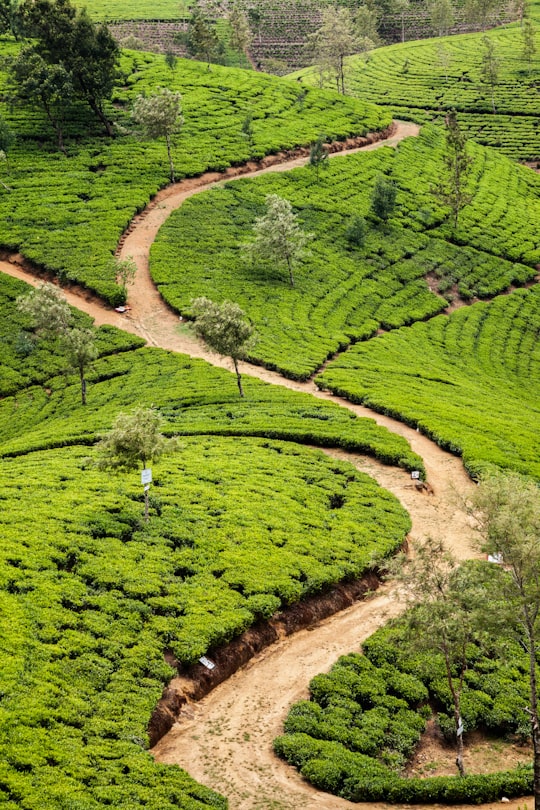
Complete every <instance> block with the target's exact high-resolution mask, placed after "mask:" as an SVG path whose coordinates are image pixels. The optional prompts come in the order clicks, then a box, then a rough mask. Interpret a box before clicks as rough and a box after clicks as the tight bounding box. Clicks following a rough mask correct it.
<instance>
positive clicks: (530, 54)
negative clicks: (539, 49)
mask: <svg viewBox="0 0 540 810" xmlns="http://www.w3.org/2000/svg"><path fill="white" fill-rule="evenodd" d="M521 39H522V42H523V51H522V53H523V58H524V59H525V60H526V62H527V65H528V69H529V73H530V71H531V65H532V60H533V59H534V55H535V53H536V30H535V27H534V24H533V22H532V20H530V19H529V18H528V17H527V18H526V19H525V20H524V21H523V27H522V29H521Z"/></svg>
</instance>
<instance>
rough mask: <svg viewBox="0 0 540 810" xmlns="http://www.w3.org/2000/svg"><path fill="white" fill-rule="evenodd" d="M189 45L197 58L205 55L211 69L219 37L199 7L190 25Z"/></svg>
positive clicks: (190, 50)
mask: <svg viewBox="0 0 540 810" xmlns="http://www.w3.org/2000/svg"><path fill="white" fill-rule="evenodd" d="M187 47H188V51H189V53H190V54H191V55H192V56H194V57H195V58H196V59H201V58H203V57H204V60H205V62H206V63H207V64H208V70H210V62H211V60H212V57H213V56H215V54H216V53H217V52H218V49H219V39H218V37H217V34H216V32H215V31H214V28H213V27H212V25H211V23H210V22H209V20H207V19H206V17H205V16H204V14H203V13H202V11H201V10H200V9H199V8H196V9H195V11H194V12H193V14H192V15H191V19H190V21H189V25H188V35H187Z"/></svg>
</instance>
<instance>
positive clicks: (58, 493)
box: [0, 379, 410, 810]
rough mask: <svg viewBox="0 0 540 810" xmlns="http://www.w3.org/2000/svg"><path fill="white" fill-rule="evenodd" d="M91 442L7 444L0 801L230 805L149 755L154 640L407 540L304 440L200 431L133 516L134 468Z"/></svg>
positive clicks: (265, 612)
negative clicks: (97, 455)
mask: <svg viewBox="0 0 540 810" xmlns="http://www.w3.org/2000/svg"><path fill="white" fill-rule="evenodd" d="M126 384H128V382H127V380H125V379H124V385H126ZM154 390H157V388H155V389H154ZM54 396H55V395H54V394H53V398H54ZM69 418H70V416H68V415H67V414H66V415H64V421H67V420H68V419H69ZM71 418H72V421H73V425H74V428H75V424H76V421H77V414H76V413H75V412H73V413H72V415H71ZM48 424H50V429H51V430H52V431H54V428H55V423H54V420H51V421H50V423H48ZM92 455H93V454H92V450H91V448H88V447H76V446H71V447H69V448H67V449H61V450H44V451H41V452H28V453H26V454H25V455H24V456H18V457H15V458H4V471H5V486H3V488H2V493H1V501H2V510H1V512H0V526H1V532H2V538H3V542H2V549H1V551H0V603H1V604H2V608H3V610H2V613H1V615H2V619H1V620H0V633H1V635H2V638H3V666H2V672H1V673H0V691H1V693H2V706H1V708H0V753H1V758H2V763H3V764H2V790H3V798H5V799H6V800H7V801H12V802H13V804H14V805H16V806H20V807H28V808H30V810H49V808H50V810H53V808H54V810H56V809H57V808H59V807H61V808H66V810H67V808H68V807H72V806H73V805H72V802H73V801H74V799H78V800H79V802H80V804H79V805H78V806H81V807H84V808H88V810H90V809H92V810H93V808H97V807H100V806H103V805H111V806H114V807H120V808H121V807H126V808H127V807H132V806H133V805H134V804H137V805H139V806H144V807H147V808H155V810H157V808H160V810H172V808H173V807H181V808H185V810H202V809H203V807H225V802H224V801H222V800H220V799H219V798H218V797H216V796H215V794H213V793H212V792H211V791H208V790H206V789H205V788H202V787H200V786H197V785H196V784H195V783H194V782H193V781H192V780H190V779H189V778H188V777H187V776H186V775H185V774H183V773H182V772H181V771H180V770H178V769H177V768H165V767H163V766H157V765H156V764H155V763H154V762H153V760H152V759H151V758H150V756H149V755H148V754H147V753H146V751H145V748H146V746H147V734H146V729H147V724H148V721H149V718H150V715H151V712H152V710H153V708H154V707H155V704H156V702H157V700H158V699H159V697H160V695H161V691H162V688H163V685H164V683H166V681H167V680H168V679H169V678H170V676H171V675H172V670H171V668H170V667H169V666H168V665H166V664H165V662H164V660H163V657H162V654H163V650H165V649H168V650H171V651H173V652H174V654H175V655H176V656H177V658H178V659H179V660H181V661H184V662H186V663H189V662H192V661H196V660H197V658H198V657H199V656H201V655H202V654H203V653H209V654H211V652H212V649H213V648H214V647H217V646H220V645H222V644H224V643H226V642H227V641H229V640H230V639H231V638H233V637H234V636H236V635H238V633H240V632H242V630H244V629H246V628H247V627H249V626H250V625H251V624H252V623H253V622H254V621H256V620H257V619H259V618H261V617H266V618H267V617H269V616H270V615H272V614H273V613H274V612H275V611H276V610H278V609H279V608H280V607H281V606H283V605H287V604H289V603H290V602H294V601H297V600H298V599H300V598H301V597H302V596H303V595H305V594H309V593H314V592H317V591H319V590H321V589H322V588H325V587H329V586H330V585H332V584H334V583H336V582H338V581H340V580H342V579H343V578H351V577H356V576H358V575H359V574H360V573H361V572H362V571H364V570H365V569H366V567H369V566H370V565H371V564H372V559H373V557H374V556H377V557H378V556H379V555H380V554H381V553H382V554H385V553H390V552H391V551H392V550H394V549H395V548H396V547H397V546H398V545H399V544H400V543H401V542H402V540H403V536H404V533H405V532H406V531H407V530H408V528H409V526H410V523H409V520H408V516H407V515H406V514H405V512H404V511H403V510H402V508H401V507H400V506H399V504H398V502H397V501H396V500H395V499H394V498H393V497H392V496H390V495H389V494H388V493H385V492H384V491H382V490H380V489H379V488H378V487H377V486H376V485H375V484H374V482H373V481H371V480H370V479H369V478H367V477H366V476H363V475H361V474H360V473H357V472H356V471H355V470H354V468H353V467H351V466H350V465H349V464H346V463H343V462H336V461H334V460H330V459H327V458H326V457H325V456H322V455H321V454H320V453H318V452H316V451H314V450H310V449H304V448H301V447H298V446H297V445H294V444H293V443H287V442H276V441H270V440H267V439H245V438H244V439H238V438H218V437H204V436H201V435H196V436H193V437H189V438H188V437H186V438H183V439H182V440H181V444H180V446H179V448H178V450H177V452H175V453H174V454H173V455H171V456H169V457H167V458H166V459H164V460H162V461H160V462H159V464H155V465H153V466H154V481H153V484H152V492H151V501H150V504H151V510H150V511H151V520H150V523H149V524H144V523H143V520H142V514H143V504H142V487H141V485H140V480H139V474H138V472H133V473H124V474H120V475H113V474H106V473H103V472H98V471H96V470H95V469H93V468H92V467H91V466H89V464H88V461H87V459H88V457H92ZM51 492H54V498H51V495H50V493H51ZM270 504H271V508H269V505H270ZM338 504H339V506H338Z"/></svg>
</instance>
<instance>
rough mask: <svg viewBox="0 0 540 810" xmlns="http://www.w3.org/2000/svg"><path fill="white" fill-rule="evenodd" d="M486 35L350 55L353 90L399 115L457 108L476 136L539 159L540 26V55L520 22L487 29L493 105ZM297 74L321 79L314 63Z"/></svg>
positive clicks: (428, 116) (433, 114)
mask: <svg viewBox="0 0 540 810" xmlns="http://www.w3.org/2000/svg"><path fill="white" fill-rule="evenodd" d="M483 36H484V35H483V34H464V35H460V36H454V37H445V38H440V39H432V40H427V41H426V40H422V41H416V42H406V43H405V44H401V43H400V44H397V45H392V46H389V47H386V48H379V49H378V50H375V51H373V52H372V53H370V55H369V59H367V60H366V59H365V57H363V56H355V57H351V58H350V59H349V62H348V65H349V68H348V79H347V82H348V87H349V92H350V93H352V94H354V95H356V96H358V97H359V98H362V99H366V100H373V101H376V102H377V104H380V105H382V106H384V107H386V108H387V109H389V110H390V111H391V113H392V115H394V116H395V117H397V118H405V119H409V120H411V121H416V122H417V123H419V124H424V123H426V122H427V121H431V120H434V119H437V118H439V119H440V118H441V117H443V116H444V113H445V111H446V110H450V109H452V108H456V109H457V110H458V113H459V116H460V121H461V122H462V125H463V128H464V129H465V130H466V131H467V133H468V134H469V136H470V137H471V138H473V139H474V140H475V141H477V142H478V143H481V144H484V145H486V146H495V147H497V149H499V150H500V151H501V152H503V153H504V154H506V155H508V156H509V157H511V158H515V159H517V160H527V161H533V160H539V159H540V129H539V127H540V124H539V118H538V105H539V97H538V82H539V79H540V60H539V59H538V51H539V50H540V31H538V26H537V34H536V41H537V54H536V57H533V59H532V61H531V62H530V63H529V61H528V60H527V59H526V58H525V57H524V55H523V40H522V35H521V30H520V28H519V27H510V28H508V29H496V30H493V31H490V32H489V39H490V40H492V41H493V43H494V45H495V54H496V57H497V59H498V60H499V67H498V71H497V72H498V80H497V84H496V86H495V107H496V112H495V113H494V112H493V110H492V102H491V88H490V87H488V86H486V84H485V83H482V81H481V64H482V54H483V52H484V46H483V44H482V37H483ZM293 77H294V78H301V80H302V81H303V82H305V83H307V84H315V83H318V81H319V76H318V71H317V69H315V68H306V69H305V70H304V71H301V72H299V73H297V74H293Z"/></svg>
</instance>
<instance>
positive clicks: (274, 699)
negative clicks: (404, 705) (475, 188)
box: [0, 122, 519, 810]
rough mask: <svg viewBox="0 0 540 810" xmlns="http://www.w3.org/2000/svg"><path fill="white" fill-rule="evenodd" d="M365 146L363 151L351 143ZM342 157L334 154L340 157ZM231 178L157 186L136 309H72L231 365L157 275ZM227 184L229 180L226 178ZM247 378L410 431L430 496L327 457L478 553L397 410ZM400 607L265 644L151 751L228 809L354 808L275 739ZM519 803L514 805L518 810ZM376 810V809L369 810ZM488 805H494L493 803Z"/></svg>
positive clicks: (139, 229) (81, 297) (453, 493)
mask: <svg viewBox="0 0 540 810" xmlns="http://www.w3.org/2000/svg"><path fill="white" fill-rule="evenodd" d="M417 133H418V127H417V126H416V125H414V124H408V123H404V122H398V123H397V128H396V131H395V133H394V135H393V136H392V137H391V138H389V139H387V140H385V141H379V142H377V143H375V144H372V145H370V146H368V147H363V148H364V149H376V148H378V147H379V146H383V145H392V146H395V145H396V144H397V143H399V141H400V140H402V139H403V138H404V137H407V136H409V135H415V134H417ZM354 151H357V150H354ZM339 154H344V153H336V154H335V155H331V157H337V156H338V155H339ZM306 162H307V158H296V159H294V160H289V161H285V162H283V163H280V164H277V165H273V166H270V167H267V168H265V169H260V170H257V171H253V172H249V174H244V175H243V176H244V177H247V176H249V177H253V176H256V175H258V174H262V173H265V172H268V171H287V170H289V169H291V168H294V167H296V166H300V165H303V164H305V163H306ZM224 179H227V178H224V177H223V175H220V174H217V173H213V174H210V173H209V174H206V175H203V176H202V177H198V178H193V179H189V180H185V181H182V182H180V183H176V184H174V185H172V186H170V187H168V188H167V189H164V190H163V191H162V192H160V193H159V194H158V195H157V196H156V198H155V199H154V200H153V201H152V203H150V205H149V206H148V208H147V209H146V210H145V211H144V212H143V213H142V214H141V215H140V216H139V217H137V218H136V219H135V220H134V222H133V223H132V225H131V226H130V229H129V231H128V232H127V233H126V235H125V236H124V238H123V240H122V247H121V250H120V251H119V255H120V256H121V257H122V258H126V257H127V256H132V257H133V259H134V260H135V262H136V264H137V275H136V280H135V283H134V285H133V287H131V288H130V290H129V305H130V307H131V310H130V312H129V313H128V314H119V313H117V312H115V311H114V310H111V309H109V308H107V307H106V306H105V305H104V304H102V303H101V302H100V301H98V300H97V299H95V298H93V297H92V296H91V295H89V294H85V293H84V292H82V291H80V290H79V291H70V290H66V291H65V293H66V298H67V300H68V301H69V303H70V304H72V305H74V306H75V307H78V308H79V309H81V310H83V311H84V312H87V313H88V314H89V315H91V316H92V317H93V318H94V319H95V323H96V325H98V326H100V325H103V324H111V325H113V326H117V327H119V328H121V329H124V330H126V331H128V332H132V333H135V334H138V335H140V336H141V337H144V338H145V339H146V340H147V342H148V343H149V344H150V345H153V346H159V347H161V348H164V349H168V350H172V351H176V352H182V353H186V354H190V355H191V356H193V357H199V358H202V359H204V360H207V361H209V362H210V363H212V364H214V365H218V366H222V367H226V368H229V362H228V361H227V360H224V359H223V358H220V357H218V356H217V355H215V354H213V353H210V352H209V351H208V349H207V348H206V347H205V346H204V344H202V343H201V342H200V341H199V340H197V339H196V338H195V336H194V335H193V333H192V332H191V331H190V330H189V328H188V327H187V326H186V325H182V324H179V321H178V316H177V315H176V314H175V313H173V312H172V311H171V310H170V309H169V308H168V307H167V306H166V305H165V304H164V302H163V300H162V298H161V296H160V295H159V293H158V292H157V290H156V288H155V286H154V284H153V282H152V280H151V278H150V273H149V268H148V257H149V251H150V247H151V245H152V243H153V241H154V239H155V237H156V234H157V233H158V231H159V228H160V227H161V225H162V224H163V223H164V222H165V220H166V219H167V217H168V216H169V215H170V214H171V212H172V211H174V210H175V209H176V208H178V207H179V206H180V205H181V204H182V203H183V201H184V200H186V199H187V198H188V197H190V196H192V195H193V194H197V193H199V192H201V191H204V190H206V189H208V188H211V187H212V186H213V185H215V184H216V183H219V182H223V180H224ZM229 179H230V178H229ZM0 271H2V272H4V273H7V274H9V275H12V276H15V277H17V278H21V279H23V280H25V281H27V282H29V283H30V284H34V285H35V284H38V283H39V279H36V278H35V276H34V275H32V273H30V272H28V271H26V270H24V269H23V268H22V267H21V266H20V265H19V264H17V259H16V258H15V261H14V262H13V261H12V262H5V261H0ZM241 368H242V373H243V374H246V375H250V376H254V377H258V378H259V379H262V380H264V381H266V382H269V383H273V384H275V385H282V386H284V387H286V388H289V389H292V390H296V391H303V392H307V393H310V394H312V395H313V396H315V397H317V398H321V399H330V400H332V401H333V402H337V403H339V404H340V405H341V406H342V407H345V408H348V409H349V410H351V411H353V412H354V413H356V414H357V415H359V416H366V417H371V418H373V419H375V420H376V422H378V423H379V424H381V425H384V426H385V427H387V428H388V429H389V430H392V431H393V432H395V433H398V434H400V435H402V436H404V437H405V438H406V439H407V440H408V441H409V443H410V445H411V447H412V449H413V450H414V451H415V452H417V453H418V454H419V455H420V456H421V457H422V458H423V459H424V464H425V466H426V470H427V475H428V480H429V482H430V483H431V485H432V486H433V488H434V490H435V494H434V495H433V496H428V495H422V494H419V493H418V492H417V491H416V490H415V489H414V488H413V487H412V486H411V480H410V477H409V476H408V475H407V474H406V473H404V472H403V471H402V470H399V469H397V468H394V467H386V466H384V465H382V464H380V463H378V462H377V461H375V460H374V459H370V458H367V457H364V456H357V455H354V454H351V453H346V452H345V451H340V450H327V451H326V452H327V453H328V454H329V455H332V456H334V457H337V458H342V459H347V460H349V461H351V462H352V463H353V464H355V465H356V466H357V467H358V469H360V470H362V471H363V472H366V473H368V474H369V475H372V476H373V477H374V478H375V479H376V480H377V481H378V482H379V483H380V484H381V486H383V487H385V488H386V489H388V490H390V491H391V492H393V493H394V494H395V495H396V496H397V497H398V498H399V500H400V501H401V503H402V504H403V506H404V507H405V508H406V509H407V510H408V511H409V513H410V515H411V518H412V523H413V527H412V531H411V535H410V539H411V541H412V542H413V543H414V540H415V539H417V538H420V537H422V536H425V535H428V534H431V535H434V536H437V537H441V538H443V539H444V540H445V542H446V545H447V546H448V547H449V548H451V549H452V550H453V551H454V553H455V554H456V556H458V557H460V558H462V559H465V558H467V557H470V556H472V555H473V553H474V552H473V542H474V532H473V530H472V527H471V525H470V520H469V518H468V516H467V515H466V513H465V512H464V510H463V508H462V506H461V501H462V499H463V498H464V497H466V496H467V494H468V493H470V491H471V490H472V488H473V486H474V485H473V484H472V483H471V481H470V479H469V478H468V476H467V475H466V473H465V471H464V469H463V466H462V464H461V461H460V460H459V459H458V458H456V457H454V456H451V455H449V454H448V453H445V452H443V451H442V450H441V449H440V448H439V447H438V446H437V445H435V444H434V443H433V442H431V441H430V440H429V439H427V438H426V437H425V436H423V435H421V434H420V433H418V432H417V431H415V430H413V429H411V428H409V427H407V426H406V425H404V424H402V423H400V422H398V421H396V420H394V419H391V418H389V417H386V416H383V415H380V414H377V413H374V412H372V411H370V410H369V409H367V408H364V407H362V406H359V405H353V404H352V403H350V402H348V401H347V400H343V399H340V398H338V397H334V396H332V395H331V394H328V393H326V392H322V391H319V390H318V389H317V388H316V386H315V384H314V383H313V382H307V383H299V382H295V381H292V380H287V379H285V378H283V377H281V376H280V375H279V374H276V373H274V372H271V371H268V370H266V369H264V368H261V367H259V366H252V365H250V364H247V363H243V364H242V366H241ZM400 609H401V605H400V601H399V598H398V595H397V594H396V592H395V589H393V588H392V586H390V585H385V586H384V587H383V588H382V589H380V590H379V591H378V592H377V594H376V595H374V596H373V597H372V598H371V599H369V600H367V601H363V602H358V603H357V604H355V605H352V606H351V607H350V608H348V609H346V610H344V611H342V612H341V613H339V614H336V615H334V616H332V617H329V618H328V619H326V620H325V621H323V622H321V623H320V624H319V625H317V626H316V627H314V628H312V629H310V630H304V631H301V632H299V633H296V634H295V635H293V636H290V637H288V638H285V639H283V640H281V641H280V642H278V643H277V644H275V645H273V646H272V647H270V648H268V649H266V650H264V651H263V652H262V653H260V654H259V655H258V656H257V657H256V658H254V659H252V661H250V662H249V664H248V665H246V666H245V667H244V668H242V669H241V670H239V671H238V672H237V673H236V674H235V675H233V676H232V677H231V678H230V679H229V680H228V681H226V682H225V683H223V684H221V685H220V686H218V687H217V688H216V689H215V690H214V691H213V692H212V693H210V694H209V695H208V696H207V697H206V698H204V699H203V700H202V701H200V702H199V703H197V704H196V705H192V706H190V707H189V708H188V709H187V710H186V711H185V712H184V714H183V715H182V716H181V717H180V719H179V722H178V723H176V724H175V726H174V727H173V728H172V729H171V731H170V732H169V734H167V735H166V736H165V737H164V738H163V739H162V740H160V742H159V743H158V744H157V745H156V746H155V748H154V749H153V753H154V755H155V757H156V759H158V760H159V761H161V762H167V763H176V764H178V765H181V766H182V767H183V768H185V769H186V770H187V771H188V772H189V773H190V774H191V775H192V776H194V777H195V778H196V779H198V780H199V781H201V782H202V783H204V784H206V785H209V786H210V787H213V788H215V789H216V790H218V791H219V792H220V793H222V794H224V795H226V796H228V798H229V800H230V807H231V810H262V808H267V809H268V810H270V809H272V810H296V808H307V810H315V808H320V810H334V808H346V807H348V808H351V807H353V806H355V805H352V804H351V803H349V802H346V801H344V800H342V799H338V798H336V797H332V796H329V795H328V794H322V793H319V792H318V791H316V790H314V789H313V788H311V787H310V786H309V785H308V784H306V783H305V782H303V780H302V779H301V778H300V777H299V776H298V774H297V772H296V771H295V770H294V769H293V768H291V767H289V766H288V765H286V764H285V763H283V762H282V761H281V760H278V759H277V758H276V757H274V756H273V754H272V740H273V738H274V737H275V736H276V735H277V734H279V733H280V732H281V727H282V722H283V719H284V717H285V715H286V713H287V710H288V708H289V706H290V705H291V703H293V702H294V701H296V700H298V699H300V698H302V697H306V696H307V685H308V682H309V680H310V679H311V678H312V677H313V676H314V675H316V674H317V673H318V672H321V671H324V670H327V669H328V668H329V667H330V666H331V665H332V663H333V662H334V661H335V660H336V658H337V657H338V656H339V655H341V654H343V653H346V652H350V651H351V650H356V649H358V647H359V645H360V644H361V642H362V640H363V639H364V638H366V637H367V636H369V635H370V634H371V633H373V632H374V631H375V630H376V629H377V628H378V627H380V626H381V625H382V624H383V622H384V621H386V619H387V618H388V617H389V616H395V615H397V614H398V613H399V611H400ZM518 805H519V802H512V803H510V807H512V806H514V807H517V806H518ZM368 806H369V808H371V810H379V808H377V807H376V806H374V805H372V804H370V805H366V807H368ZM486 807H490V806H489V805H487V806H486Z"/></svg>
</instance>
